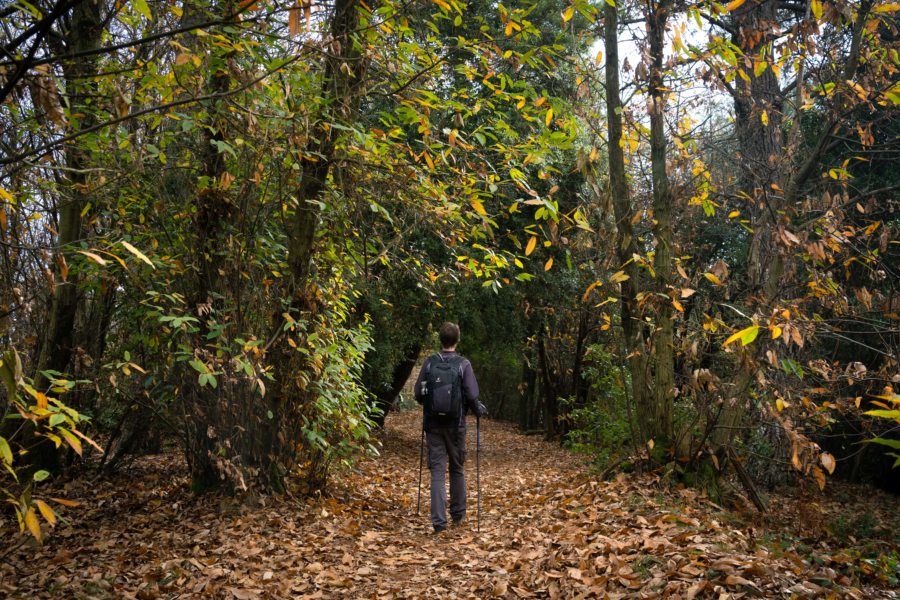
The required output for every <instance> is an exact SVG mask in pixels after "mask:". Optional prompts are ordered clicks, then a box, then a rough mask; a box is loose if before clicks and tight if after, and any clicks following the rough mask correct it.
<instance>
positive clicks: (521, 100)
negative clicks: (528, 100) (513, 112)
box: [516, 96, 525, 108]
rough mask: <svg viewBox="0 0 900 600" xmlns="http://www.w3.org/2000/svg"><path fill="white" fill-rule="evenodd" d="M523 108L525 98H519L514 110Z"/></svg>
mask: <svg viewBox="0 0 900 600" xmlns="http://www.w3.org/2000/svg"><path fill="white" fill-rule="evenodd" d="M524 107H525V96H519V101H518V102H516V108H524Z"/></svg>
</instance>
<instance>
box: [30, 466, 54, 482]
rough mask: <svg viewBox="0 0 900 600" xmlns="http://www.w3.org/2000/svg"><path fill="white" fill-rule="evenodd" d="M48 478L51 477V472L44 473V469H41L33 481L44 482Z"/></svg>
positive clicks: (33, 477)
mask: <svg viewBox="0 0 900 600" xmlns="http://www.w3.org/2000/svg"><path fill="white" fill-rule="evenodd" d="M48 477H50V471H44V470H43V469H41V470H40V471H37V472H36V473H35V474H34V475H33V476H32V479H34V480H35V481H44V480H45V479H47V478H48Z"/></svg>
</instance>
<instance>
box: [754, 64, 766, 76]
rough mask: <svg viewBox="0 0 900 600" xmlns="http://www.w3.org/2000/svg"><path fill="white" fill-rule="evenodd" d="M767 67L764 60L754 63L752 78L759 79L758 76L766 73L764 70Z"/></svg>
mask: <svg viewBox="0 0 900 600" xmlns="http://www.w3.org/2000/svg"><path fill="white" fill-rule="evenodd" d="M768 66H769V63H767V62H766V61H764V60H761V61H759V62H758V63H756V66H755V67H753V76H754V77H759V76H760V75H762V74H763V73H765V72H766V68H767V67H768Z"/></svg>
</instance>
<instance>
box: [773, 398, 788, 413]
mask: <svg viewBox="0 0 900 600" xmlns="http://www.w3.org/2000/svg"><path fill="white" fill-rule="evenodd" d="M787 407H788V404H787V402H785V401H784V400H782V399H781V398H778V399H776V400H775V408H777V409H778V412H781V411H783V410H784V409H785V408H787Z"/></svg>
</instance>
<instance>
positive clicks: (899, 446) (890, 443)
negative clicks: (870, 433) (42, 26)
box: [866, 438, 900, 450]
mask: <svg viewBox="0 0 900 600" xmlns="http://www.w3.org/2000/svg"><path fill="white" fill-rule="evenodd" d="M866 441H867V442H872V443H873V444H881V445H882V446H887V447H888V448H893V449H894V450H900V440H886V439H884V438H872V439H870V440H866Z"/></svg>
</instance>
